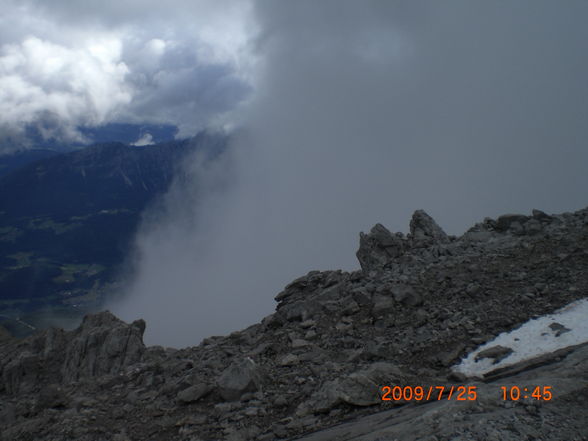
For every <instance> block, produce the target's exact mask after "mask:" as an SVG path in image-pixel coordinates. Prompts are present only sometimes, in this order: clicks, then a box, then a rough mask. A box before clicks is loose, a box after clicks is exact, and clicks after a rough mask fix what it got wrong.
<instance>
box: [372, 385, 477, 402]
mask: <svg viewBox="0 0 588 441" xmlns="http://www.w3.org/2000/svg"><path fill="white" fill-rule="evenodd" d="M381 396H382V401H430V400H437V401H440V400H456V401H475V400H477V399H478V392H477V390H476V386H456V385H452V386H403V387H402V386H383V387H382V388H381Z"/></svg>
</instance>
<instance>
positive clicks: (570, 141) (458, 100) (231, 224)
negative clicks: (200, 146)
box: [0, 0, 588, 346]
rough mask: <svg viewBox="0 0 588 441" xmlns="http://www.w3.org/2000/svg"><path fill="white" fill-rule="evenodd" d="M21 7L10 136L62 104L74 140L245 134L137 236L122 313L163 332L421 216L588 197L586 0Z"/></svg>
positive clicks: (233, 320) (556, 206) (190, 335)
mask: <svg viewBox="0 0 588 441" xmlns="http://www.w3.org/2000/svg"><path fill="white" fill-rule="evenodd" d="M4 3H6V4H7V5H8V7H6V8H3V9H4V10H5V11H6V12H5V14H4V15H3V16H2V18H0V21H4V23H10V24H11V25H10V26H5V25H4V23H1V22H0V39H1V40H0V41H1V42H2V46H1V48H0V95H1V96H0V121H1V122H2V123H3V124H4V125H5V127H9V128H14V127H17V128H18V124H19V123H22V121H33V120H34V118H36V117H42V116H43V114H44V113H43V112H44V111H46V112H53V114H57V115H58V116H59V118H61V119H60V121H61V120H62V121H63V127H64V130H65V129H69V130H70V131H72V130H73V131H74V132H75V126H76V125H78V124H81V123H88V122H92V123H99V122H104V121H117V120H118V119H120V118H127V119H131V120H137V121H138V120H141V119H146V120H149V121H152V122H169V123H175V124H178V125H179V126H180V127H181V128H182V133H183V134H189V133H194V132H195V131H196V130H198V129H199V128H201V127H205V126H209V125H215V126H219V125H224V126H225V127H238V128H239V130H238V131H237V132H236V133H235V135H234V136H233V144H232V146H231V148H230V149H229V152H228V153H227V154H226V155H224V156H223V157H222V158H221V159H220V160H218V161H216V162H214V163H210V162H206V161H205V160H203V159H202V158H200V159H199V158H194V159H193V160H191V161H190V162H188V163H187V164H186V167H187V168H188V169H189V170H190V171H191V172H192V176H193V180H192V183H191V185H188V186H179V185H176V186H174V188H173V189H172V190H171V192H170V193H169V194H168V195H167V198H166V203H165V204H164V206H165V210H163V211H160V212H159V213H157V216H151V217H150V218H151V219H157V221H151V222H149V223H146V224H145V225H144V226H143V228H142V230H141V232H140V233H139V235H138V237H137V250H136V252H135V253H134V254H133V256H134V257H133V262H134V265H135V271H134V272H133V273H132V275H130V276H129V285H128V286H127V288H126V289H125V294H126V296H125V302H123V303H122V304H118V305H113V309H114V310H115V312H117V313H118V314H120V315H121V316H123V317H124V318H125V319H128V320H130V319H134V318H136V317H145V318H146V319H147V324H148V330H147V341H148V342H151V343H162V344H167V345H174V346H180V345H187V344H197V343H198V342H199V340H200V339H201V338H202V337H205V336H207V335H210V334H215V333H226V332H228V331H231V330H236V329H240V328H242V327H244V326H245V325H248V324H252V323H254V322H257V321H258V320H259V319H261V318H262V317H263V315H265V314H268V313H270V312H272V310H273V309H274V306H275V305H274V302H273V297H274V296H275V295H276V294H277V293H278V292H279V290H280V289H281V288H282V287H283V286H284V285H285V284H287V283H288V282H289V281H290V280H291V279H293V278H294V277H297V276H299V275H302V274H304V273H305V272H307V271H309V270H311V269H322V270H325V269H337V268H344V269H356V268H358V264H357V263H356V260H355V256H354V253H355V250H356V249H357V242H358V240H357V235H358V233H359V231H362V230H363V231H366V230H369V229H370V228H371V226H372V225H373V224H374V223H376V222H381V223H383V224H385V225H386V226H388V227H389V228H390V229H391V230H396V231H403V232H406V230H407V226H408V222H409V219H410V216H411V214H412V212H413V211H414V210H415V209H419V208H422V209H425V210H426V211H427V212H429V214H431V215H432V216H433V217H434V218H435V219H436V220H437V221H438V223H439V224H440V225H441V226H442V227H443V228H445V229H446V230H447V231H448V232H450V233H453V234H461V233H463V231H464V230H465V229H466V228H467V227H469V226H471V225H472V224H473V223H475V222H477V221H480V220H482V219H483V218H484V217H485V216H497V215H499V214H502V213H505V212H522V213H525V212H528V211H530V209H531V208H541V209H543V210H545V211H548V212H560V211H566V210H575V209H579V208H582V207H585V206H586V205H587V198H586V189H587V188H588V173H586V169H587V165H588V149H587V148H586V140H587V139H588V137H587V135H588V133H587V132H588V124H587V123H586V121H588V84H587V81H588V57H587V56H586V42H587V41H588V27H586V26H585V18H586V17H587V16H588V15H587V13H588V3H587V2H585V1H583V0H580V1H572V0H567V1H565V2H555V1H541V0H527V1H523V0H519V1H516V2H512V1H506V0H504V1H492V2H489V1H482V0H480V1H474V0H462V1H452V0H446V1H443V2H439V1H412V0H411V1H408V0H406V1H361V2H357V1H342V0H331V1H326V0H312V1H311V0H308V1H306V0H302V1H295V2H292V1H285V0H284V1H270V0H268V1H252V2H245V1H236V2H228V1H227V2H218V1H210V2H190V1H168V2H165V3H161V4H160V3H159V2H154V1H153V2H145V1H141V2H139V1H135V2H132V1H131V2H125V5H126V6H124V7H122V8H123V9H121V6H119V5H118V3H117V2H100V3H96V4H95V6H92V7H91V8H90V7H88V6H80V5H82V4H83V5H86V3H81V2H80V3H76V6H75V7H72V6H71V2H51V9H50V10H49V9H48V8H47V7H43V6H42V5H45V4H47V3H45V2H31V1H28V2H27V1H25V2H22V1H21V2H18V3H17V2H6V1H5V2H4ZM19 5H25V6H19ZM27 7H29V8H30V11H33V12H34V13H33V14H32V15H24V13H23V11H24V9H23V8H27ZM33 29H34V30H35V31H33ZM36 29H39V31H38V32H37V31H36ZM93 44H96V45H98V46H97V49H96V50H94V49H92V48H93V47H94V46H92V45H93ZM35 54H51V56H54V57H56V60H57V61H55V63H56V64H57V65H60V66H65V67H63V69H64V70H63V72H64V73H63V75H60V76H59V77H54V76H52V75H51V74H47V70H50V69H51V66H52V64H51V63H50V62H48V61H47V62H43V63H41V61H40V60H47V58H43V57H40V56H38V55H35ZM60 60H61V61H60ZM64 60H66V61H64ZM59 63H62V64H59ZM63 63H65V64H63ZM37 64H41V65H42V66H41V67H39V66H37ZM52 90H59V91H60V94H58V97H53V96H52V94H51V91H52ZM106 92H107V93H106ZM7 96H8V98H6V97H7ZM27 97H32V98H31V99H28V98H27ZM33 98H34V99H33ZM58 98H59V99H58ZM60 100H62V101H60ZM9 105H10V106H11V108H12V109H17V110H14V111H12V112H5V111H4V110H3V109H2V107H1V106H5V107H6V106H9ZM39 115H41V116H39ZM160 208H161V207H160Z"/></svg>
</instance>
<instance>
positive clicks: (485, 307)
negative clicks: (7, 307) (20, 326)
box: [0, 209, 588, 441]
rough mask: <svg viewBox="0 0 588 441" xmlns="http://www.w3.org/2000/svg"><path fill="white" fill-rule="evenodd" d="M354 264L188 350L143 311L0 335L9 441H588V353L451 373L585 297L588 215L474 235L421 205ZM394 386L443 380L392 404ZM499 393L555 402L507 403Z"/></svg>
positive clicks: (481, 228)
mask: <svg viewBox="0 0 588 441" xmlns="http://www.w3.org/2000/svg"><path fill="white" fill-rule="evenodd" d="M357 257H358V259H359V262H360V264H361V268H362V269H361V271H356V272H352V273H347V272H342V271H325V272H319V271H312V272H310V273H309V274H307V275H305V276H303V277H300V278H299V279H296V280H294V281H293V282H292V283H290V284H289V285H288V286H286V288H285V289H284V291H282V292H281V293H279V294H278V295H277V297H276V300H277V302H278V304H277V308H276V312H275V313H274V314H272V315H270V316H268V317H266V318H265V319H263V320H262V321H261V323H258V324H255V325H253V326H251V327H249V328H247V329H245V330H242V331H240V332H235V333H232V334H230V335H229V336H225V337H211V338H208V339H205V340H204V341H203V342H202V343H201V344H200V345H199V346H195V347H191V348H186V349H182V350H175V349H169V348H168V349H165V348H161V347H145V346H144V345H143V343H142V333H143V330H144V328H145V323H144V322H143V321H140V320H139V321H137V322H134V323H132V324H131V325H127V324H125V323H123V322H121V321H120V320H118V319H117V318H116V317H114V316H113V315H112V314H110V313H108V312H103V313H100V314H98V315H95V316H88V317H87V318H86V319H85V320H84V323H83V324H82V325H81V326H80V328H78V329H77V330H75V331H70V332H65V331H61V330H55V329H52V330H47V331H44V332H42V333H38V334H35V335H33V336H30V337H27V338H26V339H15V338H11V337H10V336H8V335H6V333H5V332H4V333H0V375H1V378H2V381H1V383H0V434H1V435H0V440H2V441H13V440H41V441H42V440H52V441H60V440H77V441H84V440H87V441H94V440H96V441H97V440H109V441H125V440H154V441H155V440H193V441H197V440H200V441H204V440H234V441H237V440H280V439H303V440H308V441H310V440H313V441H317V440H334V439H336V440H372V441H376V440H380V441H384V440H390V441H391V440H438V441H439V440H521V439H525V440H526V439H528V440H586V439H588V437H587V436H588V435H587V433H588V432H586V427H588V410H587V409H588V347H587V346H585V345H577V346H575V347H571V348H567V349H564V350H561V351H558V352H557V353H555V354H545V355H543V356H542V357H541V358H540V359H536V360H527V361H525V362H524V363H519V364H517V365H514V366H511V367H509V368H506V369H502V370H500V371H494V372H489V373H488V374H486V375H484V376H482V377H481V378H466V377H465V376H463V375H462V374H458V373H456V372H455V371H453V370H452V369H451V367H452V366H454V365H455V364H456V363H457V362H458V361H459V359H460V358H461V357H463V356H464V355H465V354H467V353H468V352H470V351H472V350H473V349H475V348H476V347H477V346H479V345H480V344H482V343H484V342H487V341H490V340H492V339H493V337H494V336H496V335H498V334H499V333H501V332H503V331H507V330H511V329H513V328H516V327H518V326H519V325H521V324H522V323H524V322H525V321H527V320H529V319H531V318H534V317H538V316H540V315H543V314H546V313H551V312H553V311H554V310H556V309H558V308H561V307H563V306H565V305H567V304H569V303H570V302H572V301H574V300H577V299H581V298H584V297H587V293H588V209H584V210H580V211H578V212H575V213H564V214H561V215H553V216H551V215H547V214H545V213H543V212H541V211H538V210H534V211H533V213H532V215H530V216H523V215H505V216H501V217H499V218H498V219H496V220H493V219H485V220H484V221H483V222H482V223H480V224H477V225H475V226H474V227H473V228H471V229H470V230H469V231H468V232H467V233H465V234H464V235H463V236H461V237H453V236H448V235H446V234H445V233H444V232H443V230H442V229H441V228H440V227H439V226H438V225H437V224H436V223H435V222H434V221H433V219H431V218H430V217H429V216H428V215H427V214H426V213H425V212H423V211H417V212H415V214H414V215H413V218H412V220H411V222H410V234H408V235H406V236H405V235H403V234H400V233H396V234H393V233H390V232H389V231H388V230H387V229H386V228H385V227H383V226H382V225H376V226H375V227H374V228H373V229H372V230H371V232H370V233H369V234H361V236H360V248H359V250H358V252H357ZM553 329H554V330H555V328H553ZM558 332H563V331H562V329H561V328H560V329H559V331H558ZM558 335H559V334H558ZM493 351H494V352H493V354H489V353H487V355H486V356H487V357H495V358H496V360H498V359H499V358H501V357H502V358H503V357H505V356H508V353H507V352H508V351H507V352H505V353H502V352H501V349H500V348H493ZM488 354H489V355H488ZM386 385H389V386H394V385H399V386H402V387H405V386H415V387H416V386H423V387H424V388H425V389H424V390H425V391H426V390H427V387H428V386H443V387H445V388H446V390H445V393H444V394H443V395H442V396H441V399H440V400H439V397H438V396H435V395H433V396H430V397H429V399H425V398H423V399H421V400H420V401H416V400H414V399H413V400H412V401H405V400H399V401H382V399H381V396H382V393H383V391H382V387H383V386H386ZM452 386H454V387H459V386H464V387H475V390H476V392H477V397H476V399H472V400H457V398H456V397H455V396H453V398H452V397H451V396H450V395H449V390H450V389H451V387H452ZM501 386H507V387H510V386H519V387H520V388H521V389H522V388H523V387H527V386H528V387H536V386H539V387H541V388H543V387H545V386H550V387H551V391H552V395H553V396H552V397H551V399H550V400H546V397H545V394H544V395H543V397H542V398H528V399H522V398H521V399H520V400H504V399H502V398H501V388H500V387H501ZM509 390H510V389H509ZM542 390H543V389H542Z"/></svg>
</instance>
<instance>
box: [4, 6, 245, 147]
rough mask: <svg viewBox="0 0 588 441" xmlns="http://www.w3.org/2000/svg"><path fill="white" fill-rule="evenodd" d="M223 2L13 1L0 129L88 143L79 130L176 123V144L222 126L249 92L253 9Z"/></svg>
mask: <svg viewBox="0 0 588 441" xmlns="http://www.w3.org/2000/svg"><path fill="white" fill-rule="evenodd" d="M221 3H225V2H213V1H199V2H185V1H180V0H175V1H172V2H171V3H170V2H168V3H166V4H165V7H164V6H162V4H160V2H150V1H147V2H125V5H124V6H123V5H120V2H118V3H115V2H102V3H101V4H100V6H96V5H91V4H88V3H76V4H75V5H74V4H72V3H71V2H64V1H56V2H52V3H51V4H50V5H49V4H47V3H46V2H38V1H35V0H26V1H22V2H16V1H10V0H9V1H7V4H6V5H5V6H4V7H3V17H0V41H1V42H2V44H1V45H0V126H4V127H7V129H6V130H8V128H10V130H11V131H15V132H20V133H21V134H24V133H25V132H26V129H27V127H33V128H34V129H35V130H38V131H39V132H40V133H41V134H42V135H43V136H45V137H47V138H56V139H63V140H64V141H68V142H71V141H74V142H83V141H84V137H83V136H82V135H81V133H80V132H79V131H78V130H77V128H78V127H80V126H84V127H96V126H99V125H102V124H106V123H111V122H116V123H121V122H123V123H153V124H174V125H177V126H178V127H179V136H189V135H193V134H195V133H196V132H198V131H199V130H202V129H203V128H205V127H207V126H210V125H214V124H216V125H222V124H224V123H225V122H224V120H223V115H225V114H226V113H227V112H228V111H229V110H231V109H233V108H234V107H235V106H236V105H237V104H238V103H239V102H241V101H242V100H244V99H245V98H246V97H247V95H248V94H249V93H250V90H251V87H250V85H249V84H248V81H247V79H246V76H247V72H246V71H247V69H246V66H245V65H246V63H243V62H242V61H240V60H241V59H242V56H241V53H242V51H243V50H244V47H245V45H246V40H247V38H248V34H247V32H246V30H245V29H246V28H244V23H246V22H247V17H246V15H247V9H246V8H245V7H244V6H241V7H236V6H235V5H233V6H232V7H229V6H230V4H229V3H227V4H226V6H227V8H226V12H225V11H223V10H222V9H221V5H220V4H221ZM230 3H232V2H230ZM244 5H245V3H244ZM188 6H189V7H188ZM48 121H50V123H48ZM47 127H51V130H47Z"/></svg>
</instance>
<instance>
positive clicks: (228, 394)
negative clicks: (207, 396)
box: [217, 357, 262, 401]
mask: <svg viewBox="0 0 588 441" xmlns="http://www.w3.org/2000/svg"><path fill="white" fill-rule="evenodd" d="M261 378H262V377H261V373H260V371H259V368H258V366H257V365H256V364H255V362H254V361H253V360H252V359H251V358H249V357H246V358H243V359H240V360H237V361H234V362H233V363H231V365H230V366H229V367H228V368H226V369H225V370H224V371H223V373H222V374H221V375H220V376H219V377H218V379H217V386H218V390H219V393H220V394H221V396H222V397H223V399H224V400H226V401H236V400H238V399H239V398H241V396H242V395H243V394H244V393H246V392H255V391H257V390H259V389H260V388H261Z"/></svg>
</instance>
